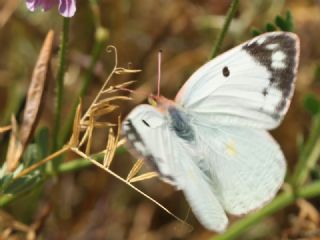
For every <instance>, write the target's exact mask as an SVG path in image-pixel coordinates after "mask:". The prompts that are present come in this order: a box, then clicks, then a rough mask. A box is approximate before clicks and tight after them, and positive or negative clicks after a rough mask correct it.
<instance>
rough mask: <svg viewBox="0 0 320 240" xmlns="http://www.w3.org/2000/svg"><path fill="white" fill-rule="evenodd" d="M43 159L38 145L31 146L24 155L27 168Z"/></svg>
mask: <svg viewBox="0 0 320 240" xmlns="http://www.w3.org/2000/svg"><path fill="white" fill-rule="evenodd" d="M40 159H41V157H40V150H39V147H38V145H37V144H35V143H32V144H29V145H28V146H27V148H26V150H25V152H24V154H23V163H24V166H25V168H26V167H29V166H31V165H32V164H34V163H36V162H37V161H39V160H40Z"/></svg>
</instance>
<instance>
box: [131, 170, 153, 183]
mask: <svg viewBox="0 0 320 240" xmlns="http://www.w3.org/2000/svg"><path fill="white" fill-rule="evenodd" d="M154 177H159V174H158V173H157V172H148V173H144V174H141V175H139V176H137V177H134V178H131V179H130V181H129V182H131V183H133V182H139V181H143V180H147V179H150V178H154Z"/></svg>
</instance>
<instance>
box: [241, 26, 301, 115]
mask: <svg viewBox="0 0 320 240" xmlns="http://www.w3.org/2000/svg"><path fill="white" fill-rule="evenodd" d="M242 48H243V50H245V51H246V52H247V53H249V54H250V55H251V56H252V57H253V58H254V60H255V61H256V62H257V63H258V64H260V65H262V66H264V67H266V68H267V70H268V71H269V72H271V77H270V78H269V86H268V87H266V88H265V89H264V90H263V94H264V95H267V94H268V92H269V89H270V88H271V87H275V88H277V89H278V90H280V91H281V94H282V97H281V100H280V102H279V103H278V105H277V107H276V109H275V110H276V111H275V113H274V116H273V117H274V118H280V117H281V115H282V114H281V113H283V112H286V111H287V108H288V105H289V104H288V101H290V100H291V97H292V95H293V90H294V82H295V79H296V75H297V68H298V64H299V55H300V41H299V38H298V37H297V35H295V34H293V33H289V32H274V33H273V34H270V33H266V34H264V35H260V36H259V37H258V38H254V39H253V40H251V41H249V42H247V43H246V44H244V45H243V47H242Z"/></svg>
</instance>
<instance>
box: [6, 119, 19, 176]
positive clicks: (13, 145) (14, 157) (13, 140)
mask: <svg viewBox="0 0 320 240" xmlns="http://www.w3.org/2000/svg"><path fill="white" fill-rule="evenodd" d="M11 126H12V130H11V135H10V140H9V146H8V151H7V156H6V163H7V166H8V171H9V172H11V171H14V169H15V168H16V166H17V165H18V161H19V158H20V154H21V152H22V148H23V147H22V144H21V142H20V140H19V136H18V135H19V134H18V124H17V120H16V118H15V116H13V115H12V116H11Z"/></svg>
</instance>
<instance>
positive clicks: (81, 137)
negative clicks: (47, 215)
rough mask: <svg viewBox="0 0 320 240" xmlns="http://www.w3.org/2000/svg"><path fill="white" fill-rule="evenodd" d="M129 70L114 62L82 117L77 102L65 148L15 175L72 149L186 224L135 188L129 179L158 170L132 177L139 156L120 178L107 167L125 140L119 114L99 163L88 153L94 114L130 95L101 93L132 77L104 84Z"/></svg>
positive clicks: (138, 166) (107, 110) (146, 176)
mask: <svg viewBox="0 0 320 240" xmlns="http://www.w3.org/2000/svg"><path fill="white" fill-rule="evenodd" d="M109 49H110V48H109ZM111 49H114V53H115V57H116V61H115V62H116V64H117V54H116V50H115V48H113V47H111ZM132 72H137V71H136V70H128V71H126V69H124V68H118V67H117V65H115V67H114V69H113V71H112V72H111V74H110V75H109V76H108V78H107V80H106V82H105V83H104V85H103V86H102V88H101V90H100V91H99V93H98V94H97V96H96V98H95V99H94V101H93V103H92V104H91V106H90V107H89V108H88V110H87V111H86V113H85V114H84V115H83V116H82V117H81V109H82V104H81V103H80V104H79V106H78V108H77V112H76V115H75V120H74V126H73V133H72V137H71V139H70V141H69V144H68V145H66V146H64V148H62V149H61V150H59V151H57V152H55V153H54V154H52V155H50V156H48V157H47V158H46V159H43V160H42V161H40V162H38V163H36V164H34V165H32V166H31V167H29V168H27V169H25V170H23V171H22V172H21V173H20V174H19V175H18V176H17V177H21V176H23V175H25V174H28V173H29V172H31V171H33V170H34V169H36V168H37V167H39V166H41V165H43V164H44V163H46V162H48V161H51V160H52V159H54V158H56V157H57V156H59V155H61V154H63V153H64V152H66V151H69V150H72V151H73V152H74V153H76V154H77V155H79V156H80V157H82V158H85V159H88V160H89V161H91V162H92V163H93V164H94V165H96V166H97V167H99V168H101V169H103V170H104V171H106V172H107V173H109V174H111V175H112V176H114V177H115V178H117V179H118V180H120V181H121V182H123V183H125V184H126V185H128V186H130V187H131V188H132V189H134V190H135V191H137V192H139V193H140V194H142V195H143V196H144V197H146V198H147V199H149V200H150V201H152V202H153V203H155V204H156V205H157V206H159V207H160V208H162V209H163V210H164V211H166V212H167V213H168V214H170V215H171V216H172V217H174V218H175V219H177V220H178V221H180V222H181V223H183V224H186V223H185V221H183V220H182V219H180V218H179V217H177V216H176V215H174V214H173V213H171V212H170V211H169V210H168V209H167V208H165V207H164V206H163V205H161V204H160V203H159V202H157V201H156V200H154V199H153V198H151V197H150V196H149V195H147V194H145V193H144V192H143V191H141V190H140V189H138V188H137V187H135V186H134V185H132V183H131V182H136V181H142V180H145V179H150V178H152V177H156V176H158V174H157V173H155V172H149V173H145V174H142V175H140V176H137V177H135V176H136V174H137V173H138V172H139V170H140V169H141V166H142V164H143V162H142V160H138V162H137V163H136V164H135V165H134V167H133V168H132V169H131V170H130V173H129V174H128V177H127V179H124V178H122V177H121V176H119V175H118V174H116V173H115V172H113V171H112V170H111V169H110V168H109V167H110V165H111V163H112V160H113V158H114V154H115V152H116V149H117V148H118V147H119V146H121V145H123V144H124V143H125V140H124V139H121V140H120V128H121V118H120V117H119V118H118V123H117V126H118V129H117V134H115V133H114V130H113V129H112V127H111V128H109V130H108V139H107V143H106V148H105V150H104V151H103V153H104V160H103V163H100V162H98V161H96V160H95V159H93V158H92V157H91V156H90V154H91V146H92V140H93V131H94V129H95V128H96V127H97V126H99V127H100V126H101V124H100V123H96V120H95V119H96V118H97V117H100V116H103V115H107V114H109V113H110V112H112V111H114V110H115V109H116V108H117V106H116V105H113V104H110V101H115V100H125V101H127V100H130V99H131V98H129V97H126V96H121V95H118V96H113V97H109V98H104V99H100V98H101V96H102V94H107V93H108V92H109V93H111V92H113V93H114V92H117V91H120V90H122V88H123V87H126V86H129V85H130V84H132V83H133V81H130V82H126V83H122V84H119V85H116V86H115V87H108V88H107V84H108V82H109V81H110V79H111V77H112V76H113V74H116V73H117V74H123V73H132ZM114 106H116V107H114ZM99 110H103V113H104V114H102V113H101V112H99ZM103 124H104V125H105V126H108V127H110V126H114V124H113V123H108V122H104V123H103ZM82 132H84V133H83V134H81V133H82ZM85 143H86V146H85V152H83V151H81V150H80V148H81V147H82V146H83V145H84V144H85ZM187 225H188V224H187Z"/></svg>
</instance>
